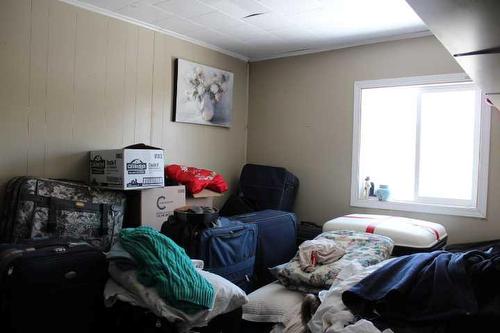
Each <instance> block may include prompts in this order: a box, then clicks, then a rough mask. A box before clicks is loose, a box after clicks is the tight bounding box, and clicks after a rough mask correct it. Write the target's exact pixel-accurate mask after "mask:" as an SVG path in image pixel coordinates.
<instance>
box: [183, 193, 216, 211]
mask: <svg viewBox="0 0 500 333" xmlns="http://www.w3.org/2000/svg"><path fill="white" fill-rule="evenodd" d="M220 196H222V193H217V192H214V191H211V190H207V189H204V190H202V191H201V192H199V193H196V194H189V195H188V197H187V198H186V205H187V206H203V207H213V206H214V198H216V197H220Z"/></svg>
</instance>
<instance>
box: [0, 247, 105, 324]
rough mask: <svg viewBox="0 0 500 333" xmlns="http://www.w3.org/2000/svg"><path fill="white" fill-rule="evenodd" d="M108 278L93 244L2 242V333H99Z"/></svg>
mask: <svg viewBox="0 0 500 333" xmlns="http://www.w3.org/2000/svg"><path fill="white" fill-rule="evenodd" d="M106 279H107V263H106V257H105V255H104V254H103V253H102V252H101V251H99V250H98V249H96V248H95V247H92V246H91V245H89V244H88V243H84V242H71V241H64V240H58V241H52V240H50V241H36V242H35V241H31V242H26V243H18V244H2V245H0V326H1V329H0V331H1V332H6V333H11V332H12V333H14V332H16V333H24V332H26V333H28V332H29V333H32V332H51V333H53V332H78V333H87V332H93V331H98V329H99V326H100V321H101V319H102V317H101V315H102V313H103V308H104V306H103V290H104V284H105V282H106Z"/></svg>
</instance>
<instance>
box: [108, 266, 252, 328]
mask: <svg viewBox="0 0 500 333" xmlns="http://www.w3.org/2000/svg"><path fill="white" fill-rule="evenodd" d="M108 271H109V275H110V277H111V279H110V281H108V283H107V284H106V287H105V289H104V302H105V305H106V306H108V307H110V306H112V305H113V304H114V303H115V302H116V301H118V300H119V301H123V302H128V303H130V304H132V305H138V306H141V307H144V308H147V309H149V310H150V311H152V312H153V313H154V314H155V315H156V316H159V317H164V318H165V319H167V321H169V322H171V323H175V324H176V325H177V327H178V329H179V331H180V332H184V331H188V330H189V328H191V327H202V326H206V325H207V323H208V322H209V321H210V320H211V319H212V318H214V317H216V316H218V315H220V314H223V313H227V312H231V311H233V310H235V309H237V308H239V307H241V306H242V305H243V304H245V303H246V302H248V298H247V296H246V294H245V292H244V291H243V290H241V289H240V288H239V287H238V286H236V285H235V284H233V283H231V282H230V281H228V280H226V279H224V278H223V277H221V276H219V275H216V274H212V273H210V272H206V271H203V270H197V271H198V272H199V273H200V275H201V276H203V277H204V278H205V279H207V280H208V282H210V284H212V286H213V287H214V291H215V301H214V305H213V307H212V309H204V310H201V311H198V312H196V313H194V314H186V313H184V312H182V311H181V310H179V309H176V308H174V307H172V306H171V305H169V304H168V303H166V302H165V300H164V299H162V298H161V297H160V296H159V295H158V292H157V291H156V289H155V288H154V287H146V286H144V285H142V284H141V283H140V282H139V281H138V280H137V271H136V270H127V271H122V270H120V268H119V267H118V266H117V265H116V262H110V263H109V267H108Z"/></svg>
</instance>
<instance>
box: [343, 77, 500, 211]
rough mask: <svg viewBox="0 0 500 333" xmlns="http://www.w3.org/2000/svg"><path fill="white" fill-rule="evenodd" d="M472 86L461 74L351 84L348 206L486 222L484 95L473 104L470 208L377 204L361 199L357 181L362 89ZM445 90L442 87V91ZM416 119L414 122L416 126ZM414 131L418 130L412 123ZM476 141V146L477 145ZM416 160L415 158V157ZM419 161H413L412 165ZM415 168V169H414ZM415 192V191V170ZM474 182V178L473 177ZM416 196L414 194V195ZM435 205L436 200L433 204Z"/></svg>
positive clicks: (425, 202)
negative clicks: (476, 109) (474, 133)
mask: <svg viewBox="0 0 500 333" xmlns="http://www.w3.org/2000/svg"><path fill="white" fill-rule="evenodd" d="M467 82H472V81H471V79H470V78H469V77H468V76H467V75H466V74H464V73H456V74H444V75H426V76H414V77H404V78H392V79H381V80H364V81H355V82H354V117H353V142H352V170H351V200H350V205H351V206H353V207H363V208H375V209H388V210H400V211H408V212H417V213H431V214H443V215H455V216H467V217H477V218H486V209H487V192H488V167H489V150H490V147H489V146H490V121H491V110H490V109H491V108H490V107H489V106H488V105H487V104H486V102H485V95H484V93H483V92H482V91H479V94H478V96H477V101H476V103H478V104H480V112H479V115H476V117H477V116H479V119H478V120H479V122H477V121H476V126H477V127H476V130H479V135H477V136H476V138H475V140H476V142H475V143H474V149H475V150H476V147H477V151H476V152H475V156H474V159H475V161H477V163H474V168H475V169H477V170H475V171H476V172H477V179H473V186H474V188H475V191H473V195H474V194H475V193H477V195H476V196H475V197H473V200H472V205H470V206H463V205H459V203H460V200H451V201H447V200H446V199H445V200H441V202H440V203H437V202H432V199H430V200H429V198H422V197H420V198H419V197H417V196H416V197H415V199H419V201H378V200H376V199H373V198H370V199H361V198H360V185H361V183H360V182H361V179H360V175H359V159H360V148H361V95H362V93H361V92H362V89H369V88H384V87H398V86H412V85H431V84H450V87H451V86H453V84H458V83H467ZM443 88H445V87H443ZM418 121H419V117H418V118H417V122H418ZM416 126H417V128H419V127H420V125H419V124H418V123H416ZM418 135H419V133H418V131H417V146H416V149H417V154H419V153H420V147H419V145H420V140H419V139H418V138H419V137H418ZM477 140H478V141H479V142H477ZM417 157H418V156H417ZM418 161H419V159H418V158H416V163H418ZM417 168H418V166H417ZM415 173H416V178H415V187H416V189H415V191H417V187H418V169H416V170H415ZM474 178H476V177H474ZM416 194H418V192H416ZM436 201H437V200H436Z"/></svg>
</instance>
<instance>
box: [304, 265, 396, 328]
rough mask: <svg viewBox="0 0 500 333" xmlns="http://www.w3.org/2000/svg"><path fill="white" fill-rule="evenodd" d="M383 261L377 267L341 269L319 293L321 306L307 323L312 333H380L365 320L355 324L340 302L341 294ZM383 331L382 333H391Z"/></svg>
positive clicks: (357, 266) (356, 266)
mask: <svg viewBox="0 0 500 333" xmlns="http://www.w3.org/2000/svg"><path fill="white" fill-rule="evenodd" d="M390 260H391V259H389V260H385V261H383V262H381V263H379V264H377V265H373V266H368V267H362V266H361V265H359V264H357V263H352V264H351V265H348V266H346V267H345V268H343V269H342V270H341V271H340V273H339V274H338V276H337V278H336V279H335V281H334V282H333V284H332V286H331V287H330V289H328V290H324V291H321V292H320V293H319V298H320V300H321V305H320V306H319V308H318V310H317V311H316V313H315V314H314V316H313V317H312V319H311V320H310V321H309V323H308V325H307V326H308V327H309V329H310V330H311V332H312V333H380V331H379V330H378V329H377V328H376V327H375V326H373V324H372V323H371V322H369V321H367V320H364V319H362V320H359V321H357V322H355V323H352V322H353V321H354V316H353V314H352V313H351V312H350V311H349V309H347V307H346V306H345V305H344V303H343V302H342V293H343V292H344V291H346V290H348V289H350V288H351V287H353V286H354V285H355V284H357V283H358V282H359V281H361V280H362V279H364V278H365V277H367V276H368V275H370V274H371V273H373V272H374V271H376V270H377V269H378V268H380V267H382V266H383V265H385V264H386V263H388V262H389V261H390ZM391 332H392V331H391V330H385V331H384V332H383V333H391Z"/></svg>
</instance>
